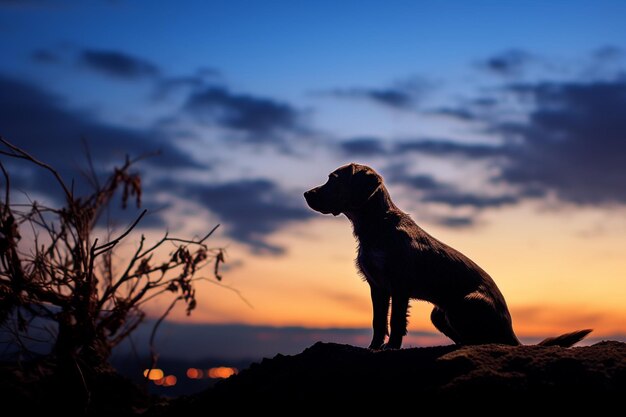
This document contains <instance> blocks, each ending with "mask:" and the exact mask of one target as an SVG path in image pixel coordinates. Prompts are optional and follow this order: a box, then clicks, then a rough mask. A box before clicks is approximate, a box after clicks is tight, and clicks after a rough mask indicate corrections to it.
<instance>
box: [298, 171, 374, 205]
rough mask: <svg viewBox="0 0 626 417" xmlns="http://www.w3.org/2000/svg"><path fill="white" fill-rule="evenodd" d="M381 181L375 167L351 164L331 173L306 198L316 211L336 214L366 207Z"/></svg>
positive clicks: (306, 194)
mask: <svg viewBox="0 0 626 417" xmlns="http://www.w3.org/2000/svg"><path fill="white" fill-rule="evenodd" d="M382 183H383V179H382V177H381V176H380V175H378V174H377V173H376V171H374V170H373V169H372V168H370V167H368V166H365V165H359V164H354V163H352V164H349V165H344V166H342V167H340V168H337V169H336V170H334V171H333V172H331V173H330V175H328V181H326V184H323V185H320V186H319V187H315V188H312V189H310V190H309V191H307V192H306V193H304V198H305V199H306V202H307V204H308V205H309V207H311V208H312V209H313V210H315V211H319V212H320V213H322V214H331V213H332V214H333V215H334V216H337V215H338V214H340V213H345V212H347V211H355V210H358V209H360V208H361V207H363V206H364V205H365V203H367V201H368V200H369V199H370V198H371V197H372V196H373V195H374V193H376V191H378V190H379V189H380V187H381V185H382Z"/></svg>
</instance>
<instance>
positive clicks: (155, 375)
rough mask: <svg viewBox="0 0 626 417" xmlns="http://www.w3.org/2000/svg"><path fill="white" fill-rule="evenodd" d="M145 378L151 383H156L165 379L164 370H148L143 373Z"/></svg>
mask: <svg viewBox="0 0 626 417" xmlns="http://www.w3.org/2000/svg"><path fill="white" fill-rule="evenodd" d="M148 373H149V374H148ZM143 376H144V377H146V378H148V379H149V380H150V381H156V380H159V379H162V378H163V370H161V369H157V368H155V369H146V370H144V371H143Z"/></svg>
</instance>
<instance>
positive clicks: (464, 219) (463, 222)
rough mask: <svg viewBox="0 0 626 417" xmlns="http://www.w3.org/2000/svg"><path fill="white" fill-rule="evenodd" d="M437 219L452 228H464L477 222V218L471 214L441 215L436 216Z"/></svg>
mask: <svg viewBox="0 0 626 417" xmlns="http://www.w3.org/2000/svg"><path fill="white" fill-rule="evenodd" d="M435 221H436V222H437V223H438V224H440V225H442V226H445V227H448V228H450V229H463V228H467V227H471V226H474V224H476V220H475V219H474V217H471V216H440V217H436V218H435Z"/></svg>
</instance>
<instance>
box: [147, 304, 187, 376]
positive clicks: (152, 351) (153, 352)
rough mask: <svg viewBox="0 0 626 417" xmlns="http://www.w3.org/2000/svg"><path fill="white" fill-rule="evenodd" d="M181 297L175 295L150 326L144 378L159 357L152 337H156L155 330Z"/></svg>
mask: <svg viewBox="0 0 626 417" xmlns="http://www.w3.org/2000/svg"><path fill="white" fill-rule="evenodd" d="M182 299H183V296H182V295H179V296H178V297H176V298H175V299H174V301H172V303H171V304H170V306H169V307H168V308H167V310H165V312H164V313H163V315H161V317H159V319H158V320H157V322H156V323H155V324H154V327H153V328H152V332H151V333H150V368H148V373H147V374H146V378H148V377H149V376H150V372H152V370H153V369H154V367H155V366H156V363H157V360H158V358H159V355H158V353H157V352H156V349H155V347H154V338H155V337H156V331H157V330H158V328H159V326H160V325H161V323H162V322H163V320H165V317H167V316H168V315H169V314H170V312H171V311H172V309H173V308H174V306H175V305H176V303H178V302H179V301H180V300H182Z"/></svg>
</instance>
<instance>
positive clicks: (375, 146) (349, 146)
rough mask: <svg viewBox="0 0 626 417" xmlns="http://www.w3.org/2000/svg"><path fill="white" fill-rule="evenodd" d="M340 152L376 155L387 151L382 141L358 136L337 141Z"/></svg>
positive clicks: (356, 154)
mask: <svg viewBox="0 0 626 417" xmlns="http://www.w3.org/2000/svg"><path fill="white" fill-rule="evenodd" d="M339 148H340V149H341V152H343V153H344V154H346V155H352V156H377V155H385V154H386V153H387V151H386V149H385V146H384V144H383V142H382V141H381V140H380V139H378V138H374V137H359V138H353V139H349V140H345V141H343V142H341V143H339Z"/></svg>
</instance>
